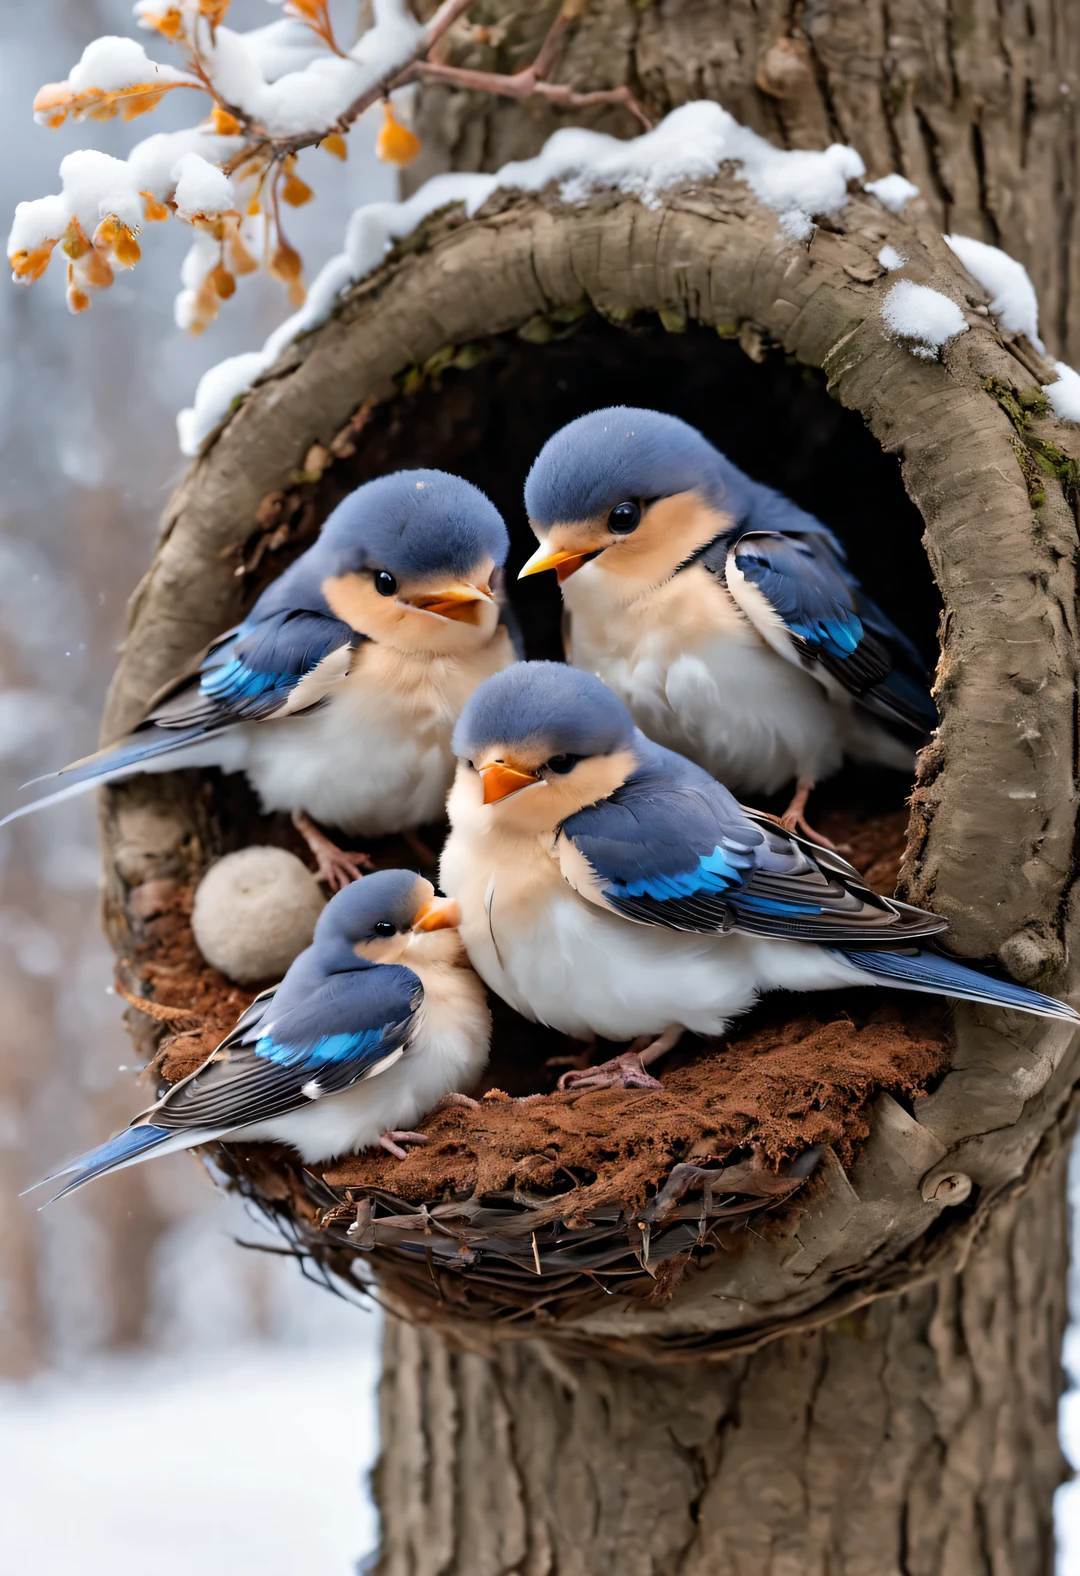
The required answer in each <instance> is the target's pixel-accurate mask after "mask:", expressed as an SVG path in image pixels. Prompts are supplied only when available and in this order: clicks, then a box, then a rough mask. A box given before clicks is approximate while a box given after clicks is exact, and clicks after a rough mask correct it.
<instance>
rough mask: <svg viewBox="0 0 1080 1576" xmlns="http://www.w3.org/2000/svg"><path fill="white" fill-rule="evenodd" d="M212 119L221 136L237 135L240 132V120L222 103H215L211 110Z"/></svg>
mask: <svg viewBox="0 0 1080 1576" xmlns="http://www.w3.org/2000/svg"><path fill="white" fill-rule="evenodd" d="M210 119H211V120H212V121H213V123H214V130H215V131H216V132H217V134H218V136H219V137H236V136H238V135H239V133H240V122H239V121H238V120H237V118H236V116H235V115H230V114H229V111H228V110H227V109H224V108H223V107H222V106H221V105H220V104H215V105H214V107H213V109H212V110H211V111H210Z"/></svg>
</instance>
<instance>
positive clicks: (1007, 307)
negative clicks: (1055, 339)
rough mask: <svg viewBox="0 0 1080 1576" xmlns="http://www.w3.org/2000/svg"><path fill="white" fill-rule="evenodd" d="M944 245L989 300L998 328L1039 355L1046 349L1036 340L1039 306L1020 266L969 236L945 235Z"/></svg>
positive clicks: (1021, 265)
mask: <svg viewBox="0 0 1080 1576" xmlns="http://www.w3.org/2000/svg"><path fill="white" fill-rule="evenodd" d="M945 241H946V244H947V245H948V246H951V247H952V249H953V251H954V252H955V253H956V255H957V257H959V259H960V261H961V262H962V263H963V265H964V267H965V268H966V269H967V271H968V273H969V274H970V275H971V277H972V279H974V280H975V282H976V284H980V285H982V287H983V289H984V290H985V291H986V293H987V295H988V296H990V297H991V298H992V299H991V301H990V311H991V313H992V314H993V316H994V317H996V318H997V320H998V322H999V323H1000V324H1001V326H1002V328H1006V329H1008V330H1009V332H1010V333H1013V334H1024V335H1026V336H1027V338H1028V340H1029V341H1030V343H1031V344H1032V345H1034V347H1035V349H1036V350H1037V351H1038V352H1039V354H1040V355H1042V353H1043V351H1044V350H1045V348H1046V347H1045V346H1044V344H1043V342H1042V340H1041V339H1040V338H1039V303H1038V300H1037V298H1036V295H1035V286H1034V285H1033V284H1032V282H1031V278H1030V276H1029V274H1028V271H1027V269H1026V268H1025V267H1024V265H1023V263H1018V262H1017V261H1016V259H1015V257H1010V256H1009V254H1008V252H1003V251H1002V250H1001V248H1000V247H997V246H988V245H987V243H986V242H985V241H976V240H974V239H973V238H972V237H971V236H970V235H947V236H946V237H945Z"/></svg>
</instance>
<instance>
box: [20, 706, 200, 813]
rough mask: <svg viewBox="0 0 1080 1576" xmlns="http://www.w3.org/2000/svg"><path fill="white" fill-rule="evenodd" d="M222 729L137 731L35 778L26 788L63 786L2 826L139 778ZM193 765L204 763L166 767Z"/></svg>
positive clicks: (24, 807) (176, 763)
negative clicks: (50, 784)
mask: <svg viewBox="0 0 1080 1576" xmlns="http://www.w3.org/2000/svg"><path fill="white" fill-rule="evenodd" d="M221 731H222V730H221V729H217V730H215V731H213V732H208V731H207V730H206V729H205V728H185V729H183V730H180V729H177V730H175V731H172V730H167V729H164V728H161V729H157V728H155V729H149V728H148V729H147V730H146V732H145V733H137V734H134V735H132V737H131V738H129V739H123V740H122V741H121V742H120V743H119V744H117V745H112V746H110V747H109V748H108V749H104V750H98V752H97V754H96V755H88V756H87V757H86V759H85V760H82V761H75V762H73V763H72V765H70V766H65V767H63V768H62V769H61V770H60V771H58V772H46V774H45V775H44V776H43V777H34V778H32V779H31V781H30V782H28V783H24V784H23V787H24V788H33V787H36V786H37V785H38V784H39V783H47V782H55V783H58V784H59V786H58V787H57V788H55V789H54V790H53V792H52V793H46V794H42V795H41V797H40V798H38V799H32V800H31V801H30V803H29V804H23V805H20V806H19V808H18V809H17V810H12V811H10V812H9V813H8V814H7V815H5V816H4V817H3V819H2V820H0V826H7V824H8V822H9V821H17V820H18V819H19V817H20V816H23V815H29V814H30V812H31V811H32V810H40V809H42V807H43V806H44V805H47V804H58V803H59V802H60V801H61V800H62V799H72V798H74V797H75V795H76V794H81V793H89V792H90V790H91V789H92V788H98V787H100V786H101V785H102V784H103V783H115V782H122V781H123V780H124V778H125V777H135V776H137V775H138V773H139V772H144V771H146V770H147V765H148V762H150V761H153V760H155V759H156V758H157V757H158V756H164V755H173V754H174V753H175V752H177V751H180V750H186V748H187V747H188V746H191V745H198V744H202V743H203V742H204V741H205V740H208V739H211V738H214V737H216V735H217V733H220V732H221ZM186 764H190V765H193V766H196V765H200V764H202V763H201V762H199V761H197V760H191V761H190V762H189V761H170V762H169V763H168V764H167V765H165V766H164V767H163V768H160V769H163V770H166V771H170V770H172V769H174V768H175V769H177V770H179V769H180V767H181V766H182V765H186Z"/></svg>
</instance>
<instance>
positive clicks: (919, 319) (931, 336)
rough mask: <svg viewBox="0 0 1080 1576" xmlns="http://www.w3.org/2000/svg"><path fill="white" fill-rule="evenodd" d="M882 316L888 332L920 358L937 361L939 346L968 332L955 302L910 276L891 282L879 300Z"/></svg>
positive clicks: (962, 315) (961, 313) (966, 324)
mask: <svg viewBox="0 0 1080 1576" xmlns="http://www.w3.org/2000/svg"><path fill="white" fill-rule="evenodd" d="M881 315H882V317H883V318H884V319H885V326H886V328H887V329H888V330H889V332H890V333H891V334H893V335H895V337H896V338H897V339H899V340H902V341H903V343H904V347H905V349H907V350H910V351H911V354H912V355H913V356H918V357H919V358H920V360H922V361H936V360H937V355H938V351H939V350H940V349H941V347H942V345H944V344H947V343H948V341H949V340H950V339H955V338H956V336H957V334H966V333H967V331H968V323H967V321H966V320H965V318H964V314H963V312H961V310H960V308H959V307H958V306H957V304H956V302H955V301H950V299H949V297H948V296H946V295H942V294H941V292H940V290H931V289H930V288H929V287H928V286H927V285H917V284H915V282H914V281H913V280H911V279H901V280H900V281H899V283H898V284H895V285H893V287H892V289H891V290H890V291H889V293H888V295H887V296H886V297H885V299H884V301H883V302H882V303H881Z"/></svg>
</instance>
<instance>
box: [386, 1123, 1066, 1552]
mask: <svg viewBox="0 0 1080 1576" xmlns="http://www.w3.org/2000/svg"><path fill="white" fill-rule="evenodd" d="M1065 1158H1066V1151H1065V1149H1064V1147H1062V1146H1060V1145H1059V1144H1057V1143H1056V1142H1054V1143H1053V1144H1052V1146H1051V1150H1050V1152H1049V1153H1047V1154H1046V1155H1045V1156H1044V1157H1042V1162H1043V1163H1042V1164H1041V1165H1040V1167H1039V1171H1038V1175H1037V1177H1036V1178H1035V1180H1034V1181H1033V1182H1032V1184H1031V1185H1030V1186H1029V1187H1028V1188H1027V1190H1026V1191H1025V1192H1023V1193H1021V1194H1018V1195H1017V1196H1014V1197H1012V1198H1010V1199H1009V1200H1007V1201H1006V1202H1005V1203H1003V1204H1002V1206H1001V1207H1000V1208H999V1209H998V1210H997V1211H996V1212H995V1214H994V1215H993V1217H992V1219H991V1220H990V1222H989V1225H988V1227H987V1229H986V1231H985V1232H984V1233H983V1234H982V1236H981V1237H980V1239H979V1240H978V1242H977V1243H976V1245H975V1247H974V1249H973V1251H972V1253H971V1255H970V1257H969V1259H968V1261H967V1263H966V1265H965V1266H964V1268H963V1269H962V1270H960V1271H957V1270H955V1269H949V1270H947V1271H944V1272H942V1273H941V1274H939V1275H936V1276H935V1277H934V1278H933V1279H930V1280H927V1281H925V1282H923V1283H922V1284H918V1285H915V1286H913V1287H912V1288H911V1289H909V1290H908V1291H905V1292H904V1293H903V1294H901V1295H900V1296H897V1297H891V1298H886V1299H882V1300H879V1301H877V1302H874V1303H872V1304H870V1305H868V1306H867V1307H865V1308H863V1309H861V1310H858V1311H856V1312H854V1313H852V1314H851V1315H849V1316H847V1317H845V1318H842V1319H838V1320H836V1321H835V1322H833V1323H830V1324H828V1325H826V1326H824V1327H823V1328H819V1329H816V1330H814V1331H811V1332H804V1333H800V1334H795V1335H788V1336H785V1337H783V1338H782V1339H780V1340H776V1341H772V1342H770V1343H769V1344H768V1345H766V1346H764V1347H763V1348H761V1349H760V1350H759V1351H757V1352H755V1353H753V1354H751V1355H749V1356H746V1357H741V1358H732V1359H728V1360H726V1361H723V1362H719V1363H712V1364H709V1365H701V1364H696V1363H695V1364H689V1365H686V1366H674V1367H662V1368H641V1367H633V1366H622V1365H615V1364H608V1363H604V1362H601V1361H597V1360H585V1361H582V1360H576V1361H574V1362H572V1363H570V1362H567V1361H566V1360H565V1359H564V1358H563V1357H562V1356H560V1355H559V1353H558V1352H557V1351H553V1350H552V1349H551V1348H549V1347H546V1346H545V1345H544V1344H542V1343H541V1342H529V1343H527V1344H521V1345H516V1346H514V1345H504V1346H502V1347H500V1348H499V1349H498V1351H497V1352H496V1353H495V1354H494V1355H493V1356H486V1355H482V1354H478V1353H471V1352H469V1353H467V1352H461V1351H456V1350H454V1349H453V1348H452V1347H448V1346H447V1344H446V1343H445V1342H444V1341H443V1340H441V1339H440V1338H439V1337H438V1336H435V1335H433V1334H432V1333H431V1332H429V1331H426V1330H424V1329H422V1328H419V1327H417V1326H415V1325H408V1324H405V1323H403V1322H400V1321H397V1320H394V1321H392V1322H391V1323H390V1324H389V1326H388V1329H387V1336H386V1343H385V1348H384V1350H385V1366H384V1371H383V1384H382V1398H381V1414H382V1430H383V1440H384V1447H383V1456H382V1460H381V1462H380V1464H379V1467H378V1469H377V1471H376V1476H375V1488H376V1493H377V1496H378V1499H379V1503H380V1505H381V1506H382V1510H383V1528H382V1533H383V1543H382V1556H381V1559H380V1561H379V1563H378V1565H377V1566H376V1567H375V1569H376V1570H377V1572H378V1576H510V1573H513V1576H600V1573H607V1572H612V1573H615V1572H617V1573H618V1576H676V1573H678V1576H763V1573H768V1576H827V1573H829V1576H838V1573H842V1576H856V1573H859V1576H975V1573H979V1576H990V1573H993V1576H1044V1573H1046V1572H1048V1571H1050V1570H1051V1568H1052V1563H1053V1554H1052V1525H1051V1517H1050V1496H1051V1494H1052V1492H1053V1489H1054V1487H1055V1486H1056V1485H1057V1483H1058V1482H1059V1481H1060V1479H1061V1475H1062V1467H1063V1463H1062V1461H1061V1458H1060V1453H1059V1451H1058V1447H1057V1441H1056V1434H1055V1420H1056V1417H1055V1414H1056V1407H1057V1396H1058V1392H1059V1388H1060V1374H1059V1368H1058V1360H1057V1353H1058V1351H1059V1349H1060V1343H1061V1337H1062V1332H1063V1329H1064V1324H1065V1317H1066V1311H1065V1302H1064V1289H1063V1283H1062V1278H1061V1274H1060V1265H1061V1261H1062V1258H1063V1256H1064V1254H1065V1251H1066V1235H1065V1210H1064V1165H1065Z"/></svg>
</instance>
